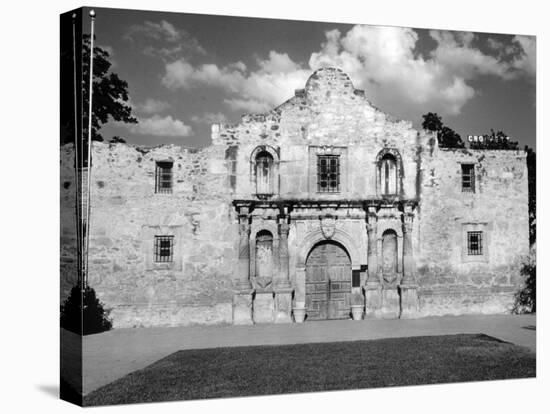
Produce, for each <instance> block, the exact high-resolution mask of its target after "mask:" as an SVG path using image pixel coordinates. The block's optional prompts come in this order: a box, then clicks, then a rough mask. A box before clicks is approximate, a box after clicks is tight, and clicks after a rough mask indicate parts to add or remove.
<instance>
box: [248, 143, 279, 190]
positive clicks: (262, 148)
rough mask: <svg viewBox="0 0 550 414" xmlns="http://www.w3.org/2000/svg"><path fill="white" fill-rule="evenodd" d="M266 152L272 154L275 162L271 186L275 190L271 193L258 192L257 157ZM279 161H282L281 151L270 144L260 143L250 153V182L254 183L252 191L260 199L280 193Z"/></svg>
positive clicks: (272, 167)
mask: <svg viewBox="0 0 550 414" xmlns="http://www.w3.org/2000/svg"><path fill="white" fill-rule="evenodd" d="M262 152H266V153H267V154H269V155H270V156H271V158H272V159H273V164H272V165H271V169H272V171H271V179H272V182H271V188H272V190H273V192H272V193H271V194H263V193H258V191H257V190H258V187H257V176H256V175H257V159H258V156H259V155H260V154H261V153H262ZM279 163H280V157H279V152H278V151H277V150H276V149H275V148H273V147H271V146H269V145H259V146H257V147H256V148H254V150H253V151H252V153H251V154H250V183H251V185H252V193H253V194H254V195H255V196H256V197H258V198H259V199H266V198H270V197H272V196H275V195H278V194H279V186H280V178H279Z"/></svg>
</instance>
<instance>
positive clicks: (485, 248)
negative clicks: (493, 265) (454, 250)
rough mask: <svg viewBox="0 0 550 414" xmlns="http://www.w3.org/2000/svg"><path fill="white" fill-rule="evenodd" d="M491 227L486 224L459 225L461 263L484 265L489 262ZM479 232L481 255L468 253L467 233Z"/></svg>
mask: <svg viewBox="0 0 550 414" xmlns="http://www.w3.org/2000/svg"><path fill="white" fill-rule="evenodd" d="M491 229H492V225H491V224H490V223H488V222H464V223H461V256H462V262H464V263H472V262H474V263H475V262H478V263H479V262H480V263H486V262H488V261H489V247H490V245H491ZM472 232H480V233H481V235H482V239H481V242H482V245H481V254H469V253H468V233H472Z"/></svg>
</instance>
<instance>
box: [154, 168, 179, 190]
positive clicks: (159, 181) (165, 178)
mask: <svg viewBox="0 0 550 414" xmlns="http://www.w3.org/2000/svg"><path fill="white" fill-rule="evenodd" d="M173 165H174V163H173V162H172V161H157V164H156V169H155V193H161V194H166V193H171V192H172V167H173Z"/></svg>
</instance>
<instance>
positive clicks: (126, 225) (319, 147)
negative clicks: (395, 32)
mask: <svg viewBox="0 0 550 414" xmlns="http://www.w3.org/2000/svg"><path fill="white" fill-rule="evenodd" d="M62 151H63V153H62V174H61V175H62V180H63V182H62V187H61V191H62V197H64V198H71V197H73V196H74V191H73V190H72V189H71V186H72V185H74V183H71V181H70V180H71V179H70V178H63V177H72V168H73V164H72V159H71V157H72V147H70V145H69V146H66V147H64V148H62ZM93 166H94V168H93V173H92V174H93V175H92V192H91V212H92V213H91V214H92V216H91V223H90V257H89V279H88V282H89V284H90V286H92V287H93V288H94V289H95V290H96V292H97V294H98V296H99V297H100V299H101V300H102V301H103V302H104V303H105V305H106V307H107V308H111V309H112V312H111V316H112V318H113V323H114V326H115V327H138V326H166V325H188V324H215V323H235V324H247V323H291V322H294V321H297V322H299V321H302V320H303V319H304V318H305V320H306V323H307V321H308V320H316V319H346V318H349V317H351V316H352V315H353V316H354V317H355V318H360V317H364V318H414V317H422V316H428V315H444V314H468V313H469V314H475V313H485V314H488V313H504V312H507V311H508V310H509V309H510V307H511V305H512V303H513V294H514V292H515V291H516V290H517V289H518V288H519V287H520V285H521V276H520V268H521V262H522V260H523V259H524V258H525V257H526V256H527V255H528V253H529V223H528V191H527V167H526V155H525V153H524V152H523V151H515V150H469V149H445V148H439V147H438V143H437V139H436V137H435V136H434V135H433V134H431V133H429V132H426V131H417V130H415V129H413V127H412V123H410V122H407V121H400V120H395V119H392V117H391V116H389V115H386V114H384V113H382V112H381V111H380V110H378V109H377V108H375V107H373V105H371V104H370V103H369V101H368V100H367V99H366V97H365V96H364V92H363V91H361V90H357V89H355V88H354V87H353V84H352V81H351V80H350V79H349V77H348V76H347V75H346V74H345V73H343V72H342V71H341V70H339V69H334V68H325V69H320V70H318V71H316V72H315V73H313V74H312V75H311V77H310V78H309V80H308V81H307V84H306V85H305V88H304V89H301V90H297V91H296V92H295V95H294V96H293V97H292V98H290V99H289V100H288V101H286V102H285V103H283V104H282V105H280V106H279V107H277V108H275V109H273V110H271V111H270V112H268V113H265V114H260V115H244V116H243V117H242V120H241V122H240V123H238V124H236V125H214V126H213V127H212V145H210V146H208V147H206V148H202V149H186V148H181V147H178V146H172V145H168V146H159V147H154V148H144V147H137V146H132V145H127V144H124V143H117V144H106V143H98V142H95V143H94V148H93ZM68 201H70V200H68ZM64 204H66V205H73V204H71V202H67V203H64ZM64 225H67V229H66V231H65V230H64V229H63V228H62V235H63V234H67V235H68V234H71V233H72V227H74V223H62V226H64ZM69 244H70V243H67V246H68V245H69ZM63 249H64V244H63V238H62V274H64V275H66V277H65V278H63V280H62V286H61V289H62V292H61V293H62V297H64V296H66V295H67V294H68V293H69V290H70V288H71V287H72V286H73V285H74V284H75V281H74V280H72V275H73V274H74V271H73V267H74V264H72V263H70V262H69V261H63Z"/></svg>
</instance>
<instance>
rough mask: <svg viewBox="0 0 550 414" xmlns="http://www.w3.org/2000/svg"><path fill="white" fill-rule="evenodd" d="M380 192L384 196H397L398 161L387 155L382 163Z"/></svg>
mask: <svg viewBox="0 0 550 414" xmlns="http://www.w3.org/2000/svg"><path fill="white" fill-rule="evenodd" d="M379 168H380V190H381V193H382V194H383V195H394V194H397V161H396V160H395V157H394V156H393V155H391V154H386V155H384V157H382V161H381V162H380V166H379Z"/></svg>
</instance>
